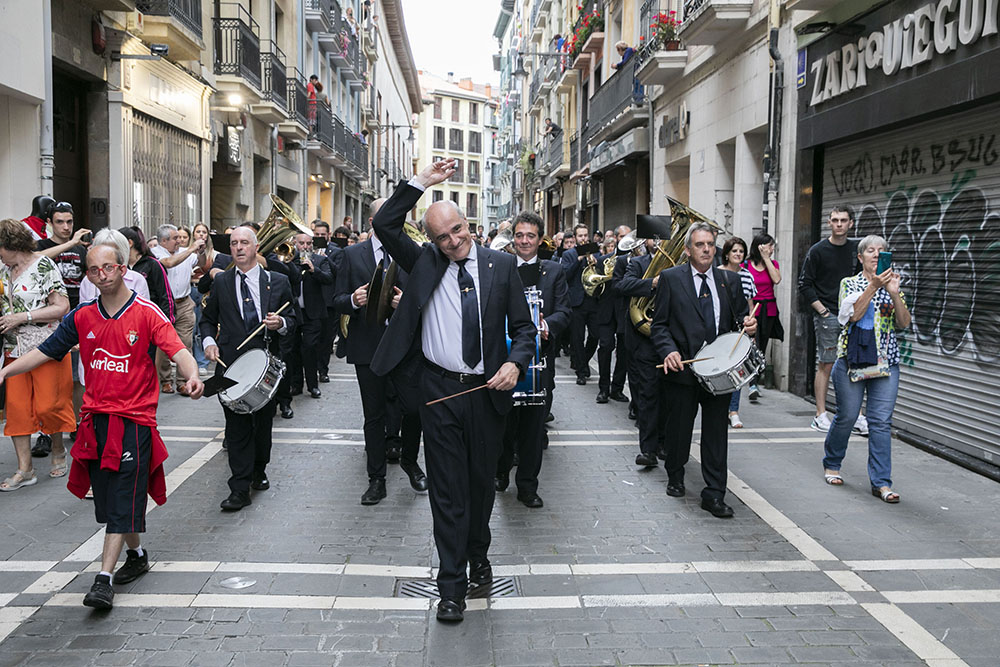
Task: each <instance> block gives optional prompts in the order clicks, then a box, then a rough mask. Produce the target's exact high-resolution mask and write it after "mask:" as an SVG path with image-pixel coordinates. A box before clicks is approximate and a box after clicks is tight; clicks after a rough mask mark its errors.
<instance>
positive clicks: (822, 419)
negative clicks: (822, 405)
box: [809, 412, 830, 433]
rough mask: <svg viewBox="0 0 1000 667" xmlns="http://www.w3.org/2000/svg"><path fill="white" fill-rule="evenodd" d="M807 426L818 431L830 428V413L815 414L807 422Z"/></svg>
mask: <svg viewBox="0 0 1000 667" xmlns="http://www.w3.org/2000/svg"><path fill="white" fill-rule="evenodd" d="M809 428H811V429H812V430H814V431H819V432H820V433H826V432H827V431H829V430H830V415H829V414H828V413H826V412H824V413H823V414H821V415H816V416H815V417H813V420H812V423H811V424H809Z"/></svg>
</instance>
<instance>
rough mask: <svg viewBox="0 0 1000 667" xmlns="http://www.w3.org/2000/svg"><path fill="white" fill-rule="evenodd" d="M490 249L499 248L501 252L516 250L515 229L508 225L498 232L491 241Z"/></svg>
mask: <svg viewBox="0 0 1000 667" xmlns="http://www.w3.org/2000/svg"><path fill="white" fill-rule="evenodd" d="M490 250H499V251H500V252H509V253H513V252H514V230H513V229H511V228H510V227H508V228H507V229H505V230H503V231H502V232H497V235H496V236H495V237H494V238H493V240H492V241H490Z"/></svg>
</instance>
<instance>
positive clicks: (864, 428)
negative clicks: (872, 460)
mask: <svg viewBox="0 0 1000 667" xmlns="http://www.w3.org/2000/svg"><path fill="white" fill-rule="evenodd" d="M851 433H856V434H858V435H861V436H865V437H867V436H868V420H867V419H866V418H865V416H864V415H858V418H857V419H856V420H855V421H854V426H853V427H852V428H851Z"/></svg>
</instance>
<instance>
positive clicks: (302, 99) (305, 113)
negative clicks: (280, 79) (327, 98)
mask: <svg viewBox="0 0 1000 667" xmlns="http://www.w3.org/2000/svg"><path fill="white" fill-rule="evenodd" d="M285 78H286V80H287V84H286V90H287V93H286V95H287V96H288V119H287V120H285V121H282V122H281V123H279V124H278V133H279V134H281V135H283V136H285V137H288V138H290V139H298V140H302V139H305V138H306V137H307V136H308V135H309V131H310V130H311V128H312V124H313V123H312V120H311V118H312V117H315V107H313V109H312V110H310V101H309V93H308V92H307V90H306V78H305V77H304V76H303V75H302V72H300V71H299V70H298V68H295V67H289V68H288V71H287V72H286V74H285ZM313 104H315V102H313Z"/></svg>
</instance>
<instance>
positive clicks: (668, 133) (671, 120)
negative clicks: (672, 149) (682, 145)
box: [657, 102, 691, 148]
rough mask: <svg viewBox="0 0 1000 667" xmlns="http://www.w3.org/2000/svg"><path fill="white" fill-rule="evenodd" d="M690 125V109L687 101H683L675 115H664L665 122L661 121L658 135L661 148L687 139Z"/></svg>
mask: <svg viewBox="0 0 1000 667" xmlns="http://www.w3.org/2000/svg"><path fill="white" fill-rule="evenodd" d="M690 126H691V113H690V112H689V111H688V108H687V102H681V103H680V106H679V107H678V108H677V113H676V114H675V115H673V116H664V117H663V122H662V123H660V132H659V135H658V136H657V139H658V143H659V145H660V148H666V147H668V146H673V145H674V144H676V143H677V142H679V141H683V140H684V139H686V138H687V133H688V128H689V127H690Z"/></svg>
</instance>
